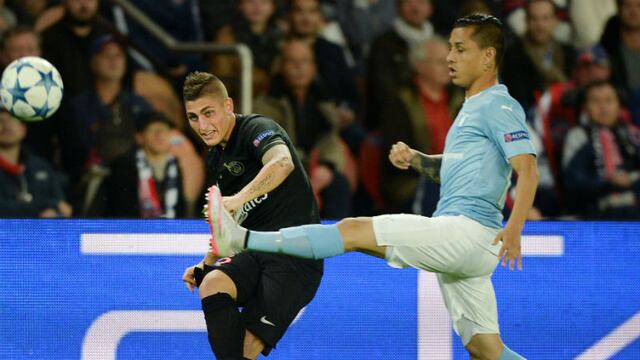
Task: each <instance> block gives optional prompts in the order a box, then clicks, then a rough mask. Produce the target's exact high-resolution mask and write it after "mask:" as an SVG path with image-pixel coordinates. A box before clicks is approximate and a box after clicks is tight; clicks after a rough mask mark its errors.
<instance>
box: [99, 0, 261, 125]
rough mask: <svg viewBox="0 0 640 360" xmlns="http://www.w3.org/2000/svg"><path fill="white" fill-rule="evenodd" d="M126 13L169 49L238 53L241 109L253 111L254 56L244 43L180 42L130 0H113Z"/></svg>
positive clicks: (191, 51)
mask: <svg viewBox="0 0 640 360" xmlns="http://www.w3.org/2000/svg"><path fill="white" fill-rule="evenodd" d="M111 2H112V3H113V4H114V5H116V6H119V7H120V8H121V9H122V10H123V11H124V13H125V14H126V15H127V16H129V17H130V18H131V19H133V20H134V21H135V22H137V23H138V24H139V25H140V26H142V27H143V28H144V29H145V30H147V31H148V32H149V33H150V34H151V35H152V36H153V37H155V38H156V39H158V40H159V41H160V42H161V43H162V44H163V45H164V46H165V47H166V48H167V49H169V50H171V51H175V52H179V53H236V54H238V56H239V58H240V111H241V112H242V113H244V114H249V113H251V109H252V107H253V106H252V100H253V99H252V90H253V84H252V82H253V79H252V76H253V72H252V68H253V56H252V55H251V50H250V49H249V47H248V46H246V45H244V44H234V45H219V44H214V43H207V42H180V41H178V40H176V39H175V38H173V36H171V35H170V34H168V33H167V32H166V31H164V29H162V28H161V27H160V26H158V25H157V24H156V23H155V22H154V21H153V20H151V19H150V18H149V17H148V16H147V15H146V14H145V13H144V12H142V11H140V9H138V8H137V7H136V6H135V5H133V4H132V3H131V2H130V1H129V0H111Z"/></svg>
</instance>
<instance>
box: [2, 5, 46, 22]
mask: <svg viewBox="0 0 640 360" xmlns="http://www.w3.org/2000/svg"><path fill="white" fill-rule="evenodd" d="M48 2H49V1H48V0H10V1H9V5H11V8H12V9H13V10H14V11H15V15H16V17H17V20H18V22H17V23H18V24H22V25H27V26H35V23H36V21H37V19H38V17H39V16H40V15H41V14H42V12H43V11H45V10H46V9H47V6H48V5H49V4H48Z"/></svg>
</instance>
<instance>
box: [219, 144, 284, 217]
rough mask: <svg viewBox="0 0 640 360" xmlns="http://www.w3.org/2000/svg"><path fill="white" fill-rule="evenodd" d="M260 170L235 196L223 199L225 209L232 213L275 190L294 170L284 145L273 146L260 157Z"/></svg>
mask: <svg viewBox="0 0 640 360" xmlns="http://www.w3.org/2000/svg"><path fill="white" fill-rule="evenodd" d="M261 161H262V164H263V166H262V169H261V170H260V172H258V175H256V177H255V178H254V179H253V180H251V182H250V183H248V184H247V185H246V186H245V187H244V188H242V190H240V191H239V192H238V193H237V194H235V195H233V196H230V197H227V198H224V199H223V202H224V206H225V208H226V209H227V210H228V211H230V212H233V211H234V210H236V209H238V208H240V207H241V206H242V204H244V203H246V202H247V201H251V200H253V199H255V198H257V197H259V196H262V195H264V194H266V193H268V192H269V191H271V190H273V189H275V188H277V187H278V186H280V184H282V182H283V181H284V180H285V179H286V178H287V176H289V174H291V172H292V171H293V170H294V164H293V159H292V158H291V152H290V151H289V148H288V147H287V146H286V145H284V144H279V145H275V146H274V147H272V148H271V149H269V150H267V152H266V153H265V154H264V155H263V156H262V159H261Z"/></svg>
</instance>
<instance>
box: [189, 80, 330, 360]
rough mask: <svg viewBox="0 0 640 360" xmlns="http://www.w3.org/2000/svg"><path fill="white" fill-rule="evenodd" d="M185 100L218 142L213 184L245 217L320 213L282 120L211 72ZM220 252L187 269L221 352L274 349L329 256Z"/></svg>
mask: <svg viewBox="0 0 640 360" xmlns="http://www.w3.org/2000/svg"><path fill="white" fill-rule="evenodd" d="M183 100H184V103H185V107H186V111H187V118H188V121H189V125H190V126H191V128H192V129H193V130H194V131H195V132H196V133H197V134H198V135H199V136H200V137H201V138H202V140H203V141H204V142H205V144H206V145H207V146H209V147H210V150H209V153H208V155H207V172H208V174H207V185H208V186H213V185H217V186H218V187H219V188H220V191H221V193H222V196H223V198H222V202H223V203H224V207H225V209H226V210H228V211H229V212H230V213H231V214H233V216H234V218H235V219H236V221H237V222H238V223H241V224H242V226H244V227H246V228H248V229H252V230H263V231H269V230H271V231H273V230H277V229H279V228H282V227H289V226H294V225H302V224H310V223H318V222H319V221H320V217H319V213H318V208H317V204H316V202H315V198H314V196H313V192H312V191H311V185H310V183H309V179H308V177H307V174H306V173H305V171H304V168H303V166H302V164H301V162H300V160H299V159H298V157H297V155H296V153H295V150H294V147H293V145H292V144H291V141H290V140H289V136H288V135H287V134H286V132H285V131H284V130H283V129H282V128H281V127H280V126H279V125H277V124H276V123H275V122H274V121H273V120H271V119H269V118H266V117H264V116H260V115H255V114H251V115H246V114H236V113H234V111H233V110H234V109H233V101H232V99H231V98H229V96H228V94H227V90H226V88H225V86H224V84H223V83H222V82H221V81H220V80H219V79H218V78H217V77H215V76H214V75H212V74H209V73H205V72H194V73H191V74H189V75H188V76H187V78H186V80H185V83H184V88H183ZM217 255H218V249H217V248H216V247H212V248H211V249H210V252H209V253H208V254H207V255H206V256H205V258H204V259H203V260H202V261H201V262H200V263H199V264H197V265H195V266H192V267H189V268H187V269H186V270H185V272H184V275H183V280H184V281H185V283H186V285H187V287H188V288H189V290H190V291H193V289H194V287H199V293H200V298H201V299H202V310H203V312H204V316H205V320H206V323H207V332H208V337H209V343H210V345H211V349H212V350H213V352H214V354H215V356H216V357H217V358H218V359H221V360H230V359H233V360H236V359H255V358H256V357H257V356H258V355H259V354H260V353H261V352H262V353H263V354H264V355H267V354H268V353H269V352H270V351H271V349H272V348H274V347H275V346H276V344H277V342H278V340H280V338H281V337H282V336H283V335H284V333H285V331H286V330H287V328H288V326H289V325H290V324H291V322H292V321H293V320H294V319H295V317H296V315H297V314H298V312H299V311H300V310H301V309H302V308H303V307H304V306H305V305H306V304H308V303H309V302H310V301H311V299H313V297H314V295H315V293H316V290H317V289H318V286H319V285H320V279H321V277H322V273H323V263H322V261H321V260H320V261H317V260H305V259H297V258H293V257H289V256H286V255H277V254H265V253H259V252H252V251H247V252H242V253H240V254H237V255H235V256H230V257H223V258H218V257H217ZM239 307H242V312H240V311H239V309H238V308H239Z"/></svg>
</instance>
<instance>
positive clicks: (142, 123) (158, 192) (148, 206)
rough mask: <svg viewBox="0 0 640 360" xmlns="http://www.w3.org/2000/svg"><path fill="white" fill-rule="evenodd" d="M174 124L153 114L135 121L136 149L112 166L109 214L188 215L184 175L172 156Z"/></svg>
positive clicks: (108, 191)
mask: <svg viewBox="0 0 640 360" xmlns="http://www.w3.org/2000/svg"><path fill="white" fill-rule="evenodd" d="M172 126H173V125H172V123H171V121H170V120H169V119H168V118H166V117H165V116H164V115H163V114H162V113H159V112H152V113H147V114H144V115H143V116H141V117H140V118H139V119H138V121H137V122H136V135H135V138H136V143H137V146H136V147H134V148H133V149H132V150H131V151H129V152H127V153H126V154H124V155H122V156H120V157H118V158H116V159H115V160H114V161H113V162H112V163H111V165H110V170H111V171H110V174H109V176H108V177H107V179H106V181H105V184H106V194H107V197H106V198H107V201H108V203H109V205H108V207H107V215H108V216H113V217H125V218H128V217H133V218H158V217H164V218H177V217H183V216H184V215H185V198H184V194H183V191H182V189H183V187H182V174H181V171H180V167H179V166H178V162H177V160H176V158H175V157H174V156H173V155H171V152H170V149H171V144H170V142H169V141H170V138H171V127H172Z"/></svg>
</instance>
